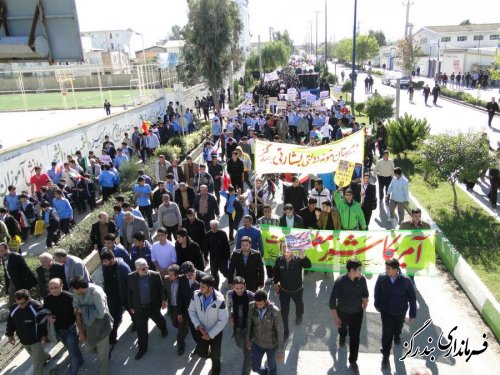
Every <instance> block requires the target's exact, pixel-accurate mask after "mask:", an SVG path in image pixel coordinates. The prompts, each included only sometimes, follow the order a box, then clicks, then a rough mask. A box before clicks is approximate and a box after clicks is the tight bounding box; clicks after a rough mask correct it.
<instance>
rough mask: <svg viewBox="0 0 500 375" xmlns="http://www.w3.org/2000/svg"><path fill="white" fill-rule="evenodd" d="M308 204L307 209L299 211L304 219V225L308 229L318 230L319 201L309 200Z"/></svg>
mask: <svg viewBox="0 0 500 375" xmlns="http://www.w3.org/2000/svg"><path fill="white" fill-rule="evenodd" d="M307 203H308V204H307V207H304V208H303V209H302V210H300V211H299V215H300V217H301V218H302V225H303V227H304V228H306V229H317V228H318V225H317V220H318V219H317V218H316V204H317V203H318V200H317V199H316V198H309V199H308V201H307Z"/></svg>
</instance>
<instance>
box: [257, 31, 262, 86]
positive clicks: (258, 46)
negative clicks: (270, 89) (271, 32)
mask: <svg viewBox="0 0 500 375" xmlns="http://www.w3.org/2000/svg"><path fill="white" fill-rule="evenodd" d="M257 48H258V50H259V75H260V77H259V78H263V77H262V54H261V53H260V35H259V39H258V45H257Z"/></svg>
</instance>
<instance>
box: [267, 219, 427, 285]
mask: <svg viewBox="0 0 500 375" xmlns="http://www.w3.org/2000/svg"><path fill="white" fill-rule="evenodd" d="M260 230H261V232H262V240H263V241H264V261H265V263H266V264H267V265H274V263H275V261H276V258H277V257H278V256H279V255H280V254H282V253H283V252H284V251H285V250H286V249H288V250H289V251H296V250H299V252H300V251H304V252H305V254H306V256H307V257H308V258H309V259H310V260H311V263H312V267H311V270H314V271H321V272H339V271H340V272H345V265H346V263H347V260H348V259H349V258H351V257H355V258H358V259H359V260H361V262H362V263H363V272H364V273H366V274H378V273H382V272H384V271H385V261H386V260H387V259H390V258H396V259H398V260H399V263H400V264H401V268H402V269H403V270H404V272H405V273H407V274H409V275H432V274H434V272H435V263H436V251H435V243H436V235H435V232H434V231H432V230H422V231H409V230H394V231H331V230H314V229H292V228H287V227H274V226H268V225H262V226H260ZM305 233H308V234H309V235H310V239H308V240H307V241H304V238H303V236H304V234H305ZM293 237H295V238H296V239H297V240H296V241H293V240H292V238H293ZM309 241H310V242H309ZM290 243H295V244H298V243H300V245H299V246H293V247H292V246H290ZM305 243H307V244H309V243H310V245H308V246H304V244H305Z"/></svg>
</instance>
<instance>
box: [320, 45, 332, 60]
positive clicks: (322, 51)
mask: <svg viewBox="0 0 500 375" xmlns="http://www.w3.org/2000/svg"><path fill="white" fill-rule="evenodd" d="M326 45H327V46H328V57H329V58H332V57H334V56H335V53H334V51H335V44H333V43H332V42H328V43H327V44H326ZM318 55H320V56H324V55H325V43H323V44H321V46H319V47H318Z"/></svg>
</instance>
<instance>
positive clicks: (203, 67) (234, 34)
mask: <svg viewBox="0 0 500 375" xmlns="http://www.w3.org/2000/svg"><path fill="white" fill-rule="evenodd" d="M188 8H189V13H188V23H187V24H186V26H185V28H184V36H185V40H186V44H185V45H184V49H183V55H184V61H185V68H186V70H187V71H188V74H195V73H196V72H199V74H200V75H201V76H202V77H204V78H205V79H206V80H207V81H208V84H209V86H210V88H211V89H212V90H214V91H217V90H218V89H219V88H220V87H221V86H222V82H223V79H224V77H225V76H226V75H227V73H228V72H229V68H230V66H231V62H233V69H234V70H235V71H238V70H239V69H240V66H241V63H242V56H243V54H242V51H241V48H240V47H239V46H238V40H239V35H240V32H241V30H242V28H243V24H242V22H241V19H240V16H239V10H238V6H237V4H236V2H234V1H231V0H188ZM216 102H217V101H216ZM217 105H218V104H217Z"/></svg>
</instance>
